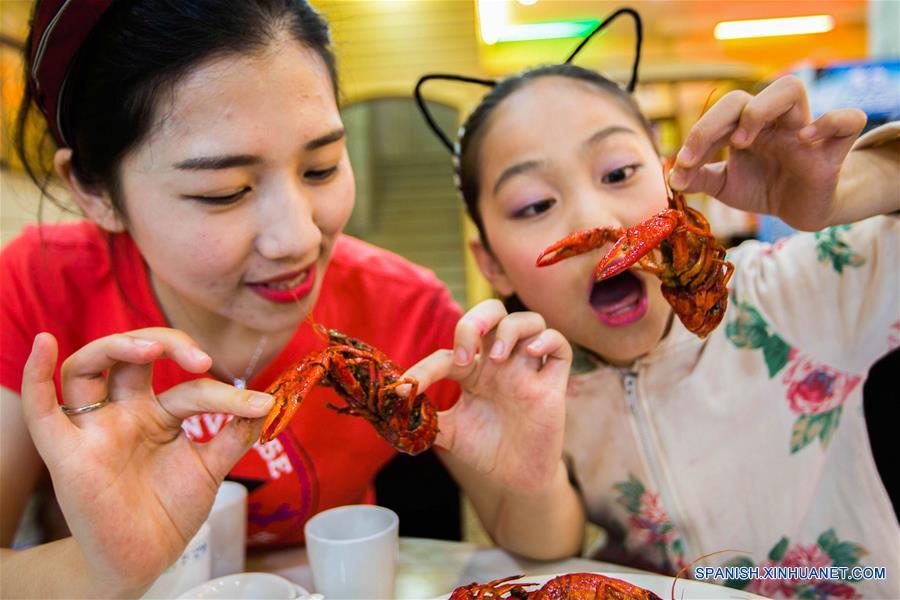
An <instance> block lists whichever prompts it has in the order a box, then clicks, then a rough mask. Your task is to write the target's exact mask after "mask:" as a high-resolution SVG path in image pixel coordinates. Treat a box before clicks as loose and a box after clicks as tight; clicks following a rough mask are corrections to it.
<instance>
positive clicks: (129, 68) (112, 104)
mask: <svg viewBox="0 0 900 600" xmlns="http://www.w3.org/2000/svg"><path fill="white" fill-rule="evenodd" d="M282 32H287V33H288V34H290V36H291V37H292V38H293V39H295V40H296V41H297V42H299V43H301V44H303V45H304V46H307V47H308V48H310V49H312V50H313V51H315V52H316V53H317V54H318V55H319V57H320V58H321V59H322V60H323V61H324V63H325V65H326V67H327V68H328V72H329V74H330V76H331V81H332V86H333V90H334V93H335V98H337V97H338V80H337V74H336V68H335V58H334V54H333V53H332V51H331V39H330V35H329V30H328V23H327V21H325V19H324V18H323V17H322V16H320V15H319V13H317V12H316V11H315V10H314V9H313V8H312V7H311V6H310V5H309V4H308V3H307V2H306V0H239V1H237V2H235V1H233V0H137V1H135V0H117V1H116V2H114V3H113V5H112V6H111V7H110V8H109V9H108V10H107V12H106V13H105V14H104V15H103V17H102V18H101V19H100V21H99V22H98V24H97V26H96V27H95V28H94V29H93V31H92V32H91V33H90V35H89V37H88V38H87V40H86V41H85V43H84V45H83V46H82V47H81V48H80V49H79V50H78V52H77V54H76V56H75V57H74V58H73V62H72V65H71V67H70V69H69V71H68V75H67V79H66V83H65V92H64V94H63V97H62V101H61V107H60V116H61V118H60V122H61V129H62V132H63V134H64V136H65V138H66V140H67V141H68V142H69V143H70V144H71V148H72V169H73V172H74V174H75V175H76V176H77V178H78V179H79V180H80V181H81V182H83V183H84V184H85V185H88V186H103V187H105V188H106V189H107V190H108V191H109V192H110V197H111V201H112V202H113V208H114V209H115V210H116V211H117V212H118V213H119V214H120V215H122V216H123V217H125V216H126V215H125V213H124V207H123V204H122V199H121V194H119V193H118V189H119V187H118V186H119V182H118V166H119V163H120V161H121V160H122V158H123V157H124V156H125V155H126V154H127V153H128V152H129V151H130V150H131V149H132V148H134V147H135V146H136V145H137V144H138V143H139V142H140V141H141V140H142V139H144V137H145V136H146V135H147V133H148V131H149V129H150V127H151V125H152V124H153V121H154V118H155V117H156V116H157V112H158V110H159V109H160V104H161V102H162V101H163V99H165V98H167V97H171V94H172V92H173V89H174V87H175V85H176V83H177V82H178V81H179V79H180V78H181V77H182V76H184V75H185V74H186V73H187V72H188V71H189V70H190V69H191V68H193V67H195V66H196V65H197V64H199V63H200V62H201V61H206V60H209V59H213V58H219V57H224V56H230V55H235V54H247V53H253V52H255V51H260V50H262V49H264V48H265V47H266V46H267V45H268V44H269V43H271V42H272V41H273V40H275V39H276V38H277V36H278V35H279V34H281V33H282ZM32 35H34V31H33V30H32V32H31V33H30V34H29V37H28V41H27V42H26V48H30V47H31V42H32V39H31V36H32ZM28 62H30V61H26V63H28ZM31 67H32V65H31V64H26V65H25V76H26V81H27V77H28V73H29V72H30V70H31ZM34 113H38V111H37V107H36V106H35V103H34V93H33V91H32V89H31V86H26V92H25V96H24V98H23V101H22V105H21V107H20V108H19V114H18V117H17V127H16V139H15V144H16V151H17V153H18V155H19V158H20V159H21V160H22V164H23V165H24V167H25V170H26V172H27V173H28V174H29V175H30V176H31V178H32V179H33V180H34V181H35V183H36V184H37V185H38V186H39V187H40V188H41V190H42V191H43V192H44V193H45V195H47V194H46V188H47V184H48V183H49V181H50V178H51V176H52V172H53V168H52V164H50V163H51V161H49V160H47V158H48V149H49V148H50V147H49V146H48V144H52V136H51V135H50V133H49V131H48V128H47V126H46V120H45V119H43V118H41V122H40V127H39V128H38V129H33V123H32V119H31V115H34ZM38 114H39V113H38ZM33 163H36V164H33ZM48 197H50V196H49V195H48ZM51 199H53V198H52V197H51Z"/></svg>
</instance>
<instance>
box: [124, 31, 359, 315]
mask: <svg viewBox="0 0 900 600" xmlns="http://www.w3.org/2000/svg"><path fill="white" fill-rule="evenodd" d="M158 113H159V114H158V115H157V118H156V123H155V126H154V127H153V129H152V130H151V133H150V135H149V136H148V138H147V139H146V140H145V141H144V142H143V143H142V144H141V145H140V146H139V147H138V148H137V149H136V150H134V151H132V152H131V153H130V154H129V155H127V156H126V157H125V159H124V160H123V162H122V165H121V171H120V181H121V190H122V196H123V198H124V203H125V211H126V214H127V218H128V228H129V231H130V233H131V235H132V237H133V238H134V240H135V242H136V243H137V245H138V247H139V248H140V250H141V253H142V254H143V256H144V258H145V260H146V261H147V264H148V265H149V267H150V270H151V272H152V280H153V284H154V288H155V290H156V293H157V294H158V296H159V299H160V301H161V303H162V305H163V308H164V309H165V311H166V313H167V314H169V316H170V318H171V317H172V315H173V313H175V314H179V313H180V312H181V311H183V310H190V312H191V313H192V314H193V315H194V316H195V317H196V316H205V317H206V318H212V319H213V320H212V321H211V322H212V323H215V322H216V320H215V317H224V318H226V319H228V320H231V321H234V322H237V323H239V324H241V325H243V326H246V327H249V328H252V329H255V330H257V331H265V332H276V331H282V330H283V329H284V328H288V327H293V326H295V325H296V324H297V323H298V322H299V321H300V320H301V319H302V318H303V317H304V316H305V315H306V314H307V313H308V312H309V311H310V310H311V308H312V307H313V304H314V303H315V300H316V298H317V296H318V294H319V290H320V288H321V284H322V278H323V276H324V272H325V267H326V265H327V263H328V260H329V257H330V255H331V252H332V250H333V247H334V243H335V239H336V237H337V235H338V234H339V233H340V231H341V230H342V228H343V227H344V225H345V224H346V222H347V220H348V218H349V217H350V212H351V210H352V208H353V198H354V183H353V174H352V172H351V170H350V163H349V162H348V159H347V151H346V147H345V139H344V128H343V124H342V123H341V118H340V115H339V113H338V109H337V104H336V101H335V97H334V93H333V92H332V84H331V79H330V77H329V74H328V70H327V68H326V66H325V64H324V63H323V61H322V60H321V59H320V58H319V56H318V55H317V54H316V53H315V52H314V51H313V50H310V49H308V48H306V47H304V46H302V45H300V44H298V43H297V42H295V41H293V40H287V39H281V40H278V41H275V42H273V44H272V45H271V46H270V47H269V48H267V49H266V50H264V51H262V52H259V53H256V54H254V55H251V56H228V57H224V58H219V59H216V60H211V61H209V62H206V63H203V64H201V65H200V66H199V67H197V68H195V69H194V70H193V71H191V72H189V73H188V74H187V75H186V76H185V77H183V78H182V79H181V80H180V82H179V83H178V84H177V85H176V87H175V90H174V93H173V94H172V96H171V98H170V99H166V100H163V101H161V102H160V105H159V108H158ZM188 318H190V317H188Z"/></svg>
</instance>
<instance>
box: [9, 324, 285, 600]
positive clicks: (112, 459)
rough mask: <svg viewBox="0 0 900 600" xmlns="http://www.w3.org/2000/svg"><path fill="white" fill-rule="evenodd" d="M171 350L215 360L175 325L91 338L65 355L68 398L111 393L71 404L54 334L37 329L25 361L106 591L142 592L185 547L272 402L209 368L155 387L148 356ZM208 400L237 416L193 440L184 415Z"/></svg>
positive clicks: (191, 364) (64, 496)
mask: <svg viewBox="0 0 900 600" xmlns="http://www.w3.org/2000/svg"><path fill="white" fill-rule="evenodd" d="M163 357H165V358H169V359H172V360H174V361H175V362H176V363H178V365H180V366H181V367H182V368H184V369H185V370H187V371H190V372H193V373H202V372H205V371H206V370H207V369H208V368H209V367H210V364H211V360H210V358H209V356H207V355H206V354H205V353H204V352H202V351H201V350H200V349H199V348H198V347H197V346H196V344H195V343H194V342H193V340H191V339H190V338H189V337H188V336H187V335H185V334H184V333H182V332H179V331H176V330H172V329H163V328H152V329H143V330H138V331H132V332H129V333H127V334H117V335H111V336H108V337H105V338H101V339H99V340H96V341H94V342H91V343H89V344H88V345H86V346H84V347H83V348H81V349H80V350H78V351H77V352H75V353H74V354H73V355H72V356H70V357H69V358H68V359H67V360H66V361H65V362H64V363H63V366H62V390H63V395H64V398H65V406H67V407H68V408H77V407H83V406H88V405H91V404H94V403H96V402H100V401H103V400H104V399H106V398H109V402H108V403H107V404H104V405H103V406H101V407H100V408H98V409H96V410H92V411H90V412H85V413H82V414H75V415H71V416H67V415H66V414H64V413H63V412H62V411H61V410H60V407H59V405H58V402H57V397H56V388H55V386H54V382H53V372H54V367H55V365H56V359H57V344H56V340H55V338H54V337H53V336H52V335H50V334H46V333H42V334H39V335H38V336H37V337H36V338H35V341H34V347H33V349H32V352H31V355H30V357H29V359H28V362H27V363H26V365H25V370H24V375H23V383H22V401H23V413H24V417H25V420H26V423H27V425H28V429H29V431H30V432H31V436H32V438H33V440H34V444H35V447H36V448H37V450H38V452H39V453H40V455H41V457H42V458H43V460H44V462H45V463H46V465H47V468H48V470H49V472H50V476H51V478H52V479H53V484H54V488H55V491H56V495H57V498H58V500H59V504H60V507H61V508H62V511H63V513H64V515H65V517H66V521H67V523H68V525H69V528H70V530H71V531H72V535H73V537H74V539H75V541H76V542H77V545H78V547H79V549H80V552H81V554H83V557H84V562H85V563H86V565H87V567H88V570H89V571H90V573H89V577H90V583H91V586H92V589H94V590H95V591H96V592H97V593H98V594H104V595H109V594H123V593H124V594H132V593H137V594H140V593H141V592H142V591H143V590H144V589H146V588H147V587H148V586H149V585H150V584H151V583H152V582H153V581H154V580H155V579H156V577H157V576H159V574H160V573H161V572H162V571H163V570H164V569H165V568H166V567H168V566H169V565H171V564H172V563H173V562H174V561H175V560H176V559H177V558H178V556H179V555H180V554H181V552H182V551H183V549H184V548H185V546H186V544H187V542H188V541H189V540H190V539H191V538H192V537H193V536H194V534H195V533H196V532H197V530H198V529H199V527H200V525H201V524H202V523H203V521H204V520H205V519H206V517H207V515H208V513H209V510H210V508H211V506H212V503H213V500H214V498H215V495H216V490H217V489H218V487H219V484H220V483H221V482H222V480H223V479H224V477H225V475H226V474H227V473H228V471H229V469H230V468H231V467H232V466H233V465H234V463H235V462H236V461H237V460H238V459H239V458H240V457H241V456H242V455H243V454H244V453H245V452H246V451H247V449H248V448H249V447H250V446H251V445H252V444H253V442H254V441H255V439H256V437H257V435H258V433H259V428H260V427H261V424H262V421H261V419H260V417H263V416H265V415H266V413H267V412H268V410H269V408H270V407H271V404H272V398H271V397H270V396H268V395H266V394H260V393H258V392H250V391H246V390H238V389H236V388H234V387H231V386H229V385H226V384H224V383H220V382H217V381H214V380H212V379H206V378H202V379H196V380H193V381H189V382H186V383H183V384H180V385H178V386H175V387H173V388H171V389H169V390H167V391H166V392H164V393H162V394H159V395H157V394H155V393H154V392H153V390H152V387H151V373H152V363H153V362H154V361H155V360H157V359H160V358H163ZM204 412H216V413H228V414H232V415H235V417H237V418H234V419H232V420H231V422H230V423H229V424H228V425H227V426H226V427H225V428H224V429H222V431H220V432H219V434H218V435H217V436H216V437H215V438H214V439H213V440H211V441H210V442H209V443H207V444H197V443H194V442H191V441H190V440H189V439H188V438H187V437H186V436H185V434H184V433H183V432H182V430H181V422H182V421H183V420H184V419H185V418H186V417H189V416H191V415H194V414H197V413H204Z"/></svg>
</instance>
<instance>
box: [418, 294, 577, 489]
mask: <svg viewBox="0 0 900 600" xmlns="http://www.w3.org/2000/svg"><path fill="white" fill-rule="evenodd" d="M571 362H572V349H571V347H570V346H569V343H568V342H567V341H566V340H565V338H564V337H563V336H562V334H560V333H559V332H558V331H555V330H553V329H547V327H546V324H545V323H544V319H543V317H541V316H540V315H539V314H537V313H533V312H518V313H513V314H507V312H506V309H505V308H504V307H503V304H502V303H501V302H500V301H498V300H487V301H485V302H482V303H480V304H478V305H477V306H475V307H474V308H472V309H471V310H469V312H467V313H466V314H465V315H463V317H462V319H460V321H459V323H458V324H457V326H456V334H455V340H454V350H453V351H452V352H451V351H450V350H439V351H437V352H435V353H434V354H432V355H431V356H429V357H427V358H425V359H424V360H422V361H421V362H419V363H418V364H417V365H415V366H414V367H412V368H411V369H410V370H409V371H408V372H407V373H406V374H407V375H409V376H411V377H414V378H415V379H417V380H418V381H419V383H420V389H425V388H427V387H428V386H429V385H430V384H431V383H433V382H434V381H437V380H439V379H443V378H444V377H450V378H451V379H454V380H456V381H458V382H459V384H460V386H461V388H462V395H461V396H460V399H459V401H458V402H457V403H456V405H455V406H454V407H453V408H451V409H450V410H448V411H445V412H442V413H440V414H439V417H438V426H439V427H440V433H438V437H437V440H436V442H435V443H436V445H437V446H439V447H441V448H444V449H446V450H447V451H448V452H450V453H452V454H453V455H454V457H455V459H457V460H458V461H461V462H462V463H464V464H466V465H468V466H469V467H471V468H473V469H475V470H476V471H477V472H479V473H481V474H483V475H485V476H487V477H489V478H490V479H491V480H492V482H494V483H496V484H497V485H498V486H499V487H501V488H504V489H507V490H519V491H523V492H541V491H543V490H544V489H546V488H547V487H549V486H550V485H551V484H552V483H554V476H558V474H559V469H560V468H561V464H562V463H561V457H562V444H563V433H564V429H565V394H566V383H567V381H568V375H569V367H570V365H571Z"/></svg>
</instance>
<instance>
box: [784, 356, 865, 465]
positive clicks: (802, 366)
mask: <svg viewBox="0 0 900 600" xmlns="http://www.w3.org/2000/svg"><path fill="white" fill-rule="evenodd" d="M788 363H789V366H788V368H787V370H786V371H785V372H784V377H783V378H782V381H783V382H784V383H785V384H786V385H787V392H786V395H787V400H788V405H789V406H790V408H791V411H793V412H794V413H795V414H797V415H799V416H798V417H797V420H796V421H795V422H794V427H793V429H792V430H791V453H792V454H793V453H794V452H797V451H798V450H800V449H801V448H804V447H806V446H807V445H808V444H810V443H812V441H813V440H815V439H816V438H818V439H819V442H820V443H821V444H822V448H826V447H827V446H828V442H829V441H831V436H832V435H833V434H834V432H835V431H837V427H838V421H839V420H840V418H841V410H842V408H843V404H844V402H846V400H847V398H848V397H849V396H850V392H852V391H853V390H854V388H856V386H857V385H859V383H860V382H861V381H862V377H861V376H859V375H853V374H850V373H845V372H843V371H838V370H837V369H832V368H830V367H827V366H825V365H820V364H818V363H816V362H813V361H811V360H808V359H806V358H804V357H802V356H800V355H799V353H798V352H797V351H796V350H791V354H790V356H789V358H788Z"/></svg>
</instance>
